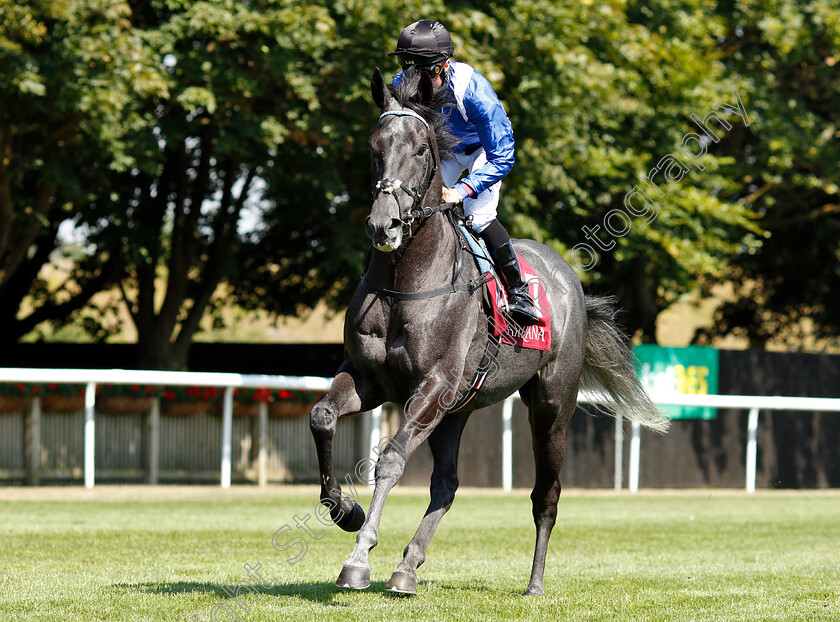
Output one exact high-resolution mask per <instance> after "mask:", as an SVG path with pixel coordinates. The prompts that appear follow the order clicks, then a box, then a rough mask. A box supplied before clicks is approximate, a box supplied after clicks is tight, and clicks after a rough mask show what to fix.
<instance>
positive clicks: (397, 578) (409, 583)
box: [385, 571, 417, 596]
mask: <svg viewBox="0 0 840 622" xmlns="http://www.w3.org/2000/svg"><path fill="white" fill-rule="evenodd" d="M385 591H386V592H393V593H394V594H405V595H409V596H410V595H413V594H416V593H417V577H416V576H415V575H413V574H408V573H407V572H399V571H397V572H395V573H394V574H392V575H391V580H390V581H388V585H386V586H385Z"/></svg>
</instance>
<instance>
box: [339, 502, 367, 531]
mask: <svg viewBox="0 0 840 622" xmlns="http://www.w3.org/2000/svg"><path fill="white" fill-rule="evenodd" d="M333 520H335V517H333ZM335 524H336V525H338V526H339V527H341V528H342V529H343V530H344V531H359V529H361V528H362V525H364V524H365V511H364V510H363V509H362V506H361V505H359V504H358V503H354V504H353V509H352V510H351V511H350V513H349V514H347V513H346V512H342V515H341V517H340V518H339V519H338V520H335Z"/></svg>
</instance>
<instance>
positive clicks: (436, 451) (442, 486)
mask: <svg viewBox="0 0 840 622" xmlns="http://www.w3.org/2000/svg"><path fill="white" fill-rule="evenodd" d="M470 414H471V413H469V412H463V413H453V414H451V415H447V416H446V417H444V418H443V420H442V421H441V423H440V425H438V427H437V428H435V431H434V432H432V434H431V435H430V436H429V448H430V449H431V450H432V458H433V459H434V470H433V471H432V480H431V486H430V493H431V500H430V502H429V507H428V509H427V510H426V514H425V516H423V520H421V521H420V526H419V527H417V533H415V534H414V537H413V538H412V539H411V542H409V543H408V546H406V547H405V551H404V552H403V560H402V562H401V563H400V565H399V566H398V567H397V569H396V570H395V571H394V574H393V575H391V580H390V581H388V585H387V586H386V587H385V589H386V590H389V591H392V592H398V593H401V594H414V593H416V591H417V569H418V568H419V567H420V565H421V564H422V563H423V562H424V561H425V560H426V549H428V548H429V543H430V542H431V541H432V537H433V536H434V535H435V531H436V530H437V528H438V525H439V524H440V521H441V519H442V518H443V515H444V514H446V512H447V511H448V510H449V508H450V507H452V502H453V501H454V499H455V491H457V490H458V447H459V445H460V444H461V433H462V432H463V430H464V425H466V423H467V419H468V418H469V416H470Z"/></svg>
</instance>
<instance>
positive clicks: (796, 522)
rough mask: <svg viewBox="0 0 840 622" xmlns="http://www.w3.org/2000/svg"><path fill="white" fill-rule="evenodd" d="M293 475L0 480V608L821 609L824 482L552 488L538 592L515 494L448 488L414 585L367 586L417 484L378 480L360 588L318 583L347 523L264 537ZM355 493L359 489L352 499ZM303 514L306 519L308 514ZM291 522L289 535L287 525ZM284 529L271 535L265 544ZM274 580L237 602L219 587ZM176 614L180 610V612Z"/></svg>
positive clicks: (781, 616) (152, 613) (286, 514)
mask: <svg viewBox="0 0 840 622" xmlns="http://www.w3.org/2000/svg"><path fill="white" fill-rule="evenodd" d="M317 496H318V495H317V490H316V489H315V488H310V487H294V488H271V489H268V490H265V491H260V490H256V489H252V488H235V489H231V490H229V491H226V492H225V491H222V490H220V489H216V488H201V487H193V488H189V487H171V488H170V487H157V488H149V487H140V486H137V487H107V486H99V487H97V488H96V489H95V490H93V491H86V490H83V489H79V488H52V489H10V488H6V489H0V620H3V621H6V620H14V621H16V622H19V621H26V620H45V621H46V620H49V621H50V622H55V621H65V620H67V621H75V620H79V621H84V622H91V621H93V620H114V621H117V620H193V619H198V620H202V621H204V620H209V619H211V613H212V612H213V610H214V608H216V610H217V615H216V619H217V620H232V619H237V618H234V617H233V616H232V615H230V614H226V613H225V610H224V609H219V607H224V606H230V607H232V608H233V610H237V611H238V613H239V615H240V616H241V619H242V620H244V621H254V622H257V621H269V620H271V621H277V620H353V621H357V620H362V621H366V620H403V619H411V620H414V619H417V620H435V621H441V620H610V621H613V620H633V621H635V620H663V621H668V622H672V621H678V620H726V621H730V620H731V621H738V622H740V621H745V620H791V621H797V622H798V621H802V620H838V619H840V546H838V545H840V494H837V493H836V492H824V493H821V492H812V493H791V492H767V493H759V494H756V495H752V496H748V495H745V494H743V493H735V492H722V491H707V492H699V491H697V492H686V493H653V492H643V493H640V494H638V495H629V494H627V493H624V494H621V495H614V494H612V493H605V492H604V493H585V492H575V491H572V492H570V493H568V492H567V493H564V494H563V496H562V498H561V501H560V510H559V518H558V524H557V527H555V530H554V534H553V537H552V542H551V547H550V550H549V557H548V562H547V564H546V596H545V597H542V598H524V597H523V596H521V594H522V592H523V591H524V589H525V586H526V584H527V582H528V575H529V572H530V565H531V555H532V553H533V538H534V527H533V523H532V520H531V509H530V501H529V499H528V496H527V493H525V492H521V491H520V492H515V493H513V494H510V495H504V494H501V493H498V492H493V491H489V492H485V491H478V490H464V491H461V492H459V495H458V498H457V499H456V501H455V505H454V506H453V509H452V510H451V511H450V513H449V514H448V515H447V516H446V518H445V519H444V521H443V523H442V525H441V527H440V529H439V530H438V533H437V535H436V537H435V540H434V541H433V542H432V546H431V547H430V550H429V554H428V558H427V561H426V564H425V565H424V566H423V567H421V569H420V573H419V578H420V585H419V588H418V595H417V596H416V597H413V598H392V597H390V596H388V595H385V594H384V593H383V587H384V584H385V582H386V581H387V580H388V578H389V577H390V575H391V572H392V571H393V570H394V569H395V567H396V565H397V563H398V562H399V559H400V557H401V552H402V549H403V547H404V546H405V545H406V543H407V542H408V540H409V539H410V538H411V536H412V535H413V533H414V529H415V528H416V526H417V523H418V521H419V519H420V517H421V516H422V514H423V512H424V510H425V507H426V503H427V495H426V493H425V492H421V491H416V490H415V491H400V490H398V491H395V493H394V494H392V495H391V497H390V498H389V500H388V504H387V505H386V508H385V516H384V519H383V522H382V528H381V530H380V545H379V546H378V547H377V548H376V549H375V550H374V551H373V552H372V554H371V561H372V567H373V574H372V585H371V588H370V589H369V590H367V591H363V592H348V591H344V590H341V589H339V588H337V587H335V585H334V584H333V581H334V580H335V578H336V577H337V576H338V573H339V571H340V570H341V566H342V564H343V563H344V561H345V559H346V558H347V555H348V554H349V553H350V551H351V550H352V547H353V543H354V535H353V534H348V533H344V532H342V531H340V530H339V529H338V528H336V527H331V528H327V529H325V530H324V531H325V532H326V533H325V534H324V535H323V537H322V539H320V540H314V539H312V538H311V537H308V536H307V541H308V550H307V552H306V554H305V555H304V556H303V557H302V558H301V559H300V561H299V562H298V563H296V564H294V565H289V564H287V563H286V562H285V559H286V558H287V557H289V556H290V555H291V554H293V553H294V552H298V551H299V549H297V548H293V549H289V551H286V552H284V553H279V552H277V551H275V550H274V549H273V548H272V546H271V536H272V534H273V533H274V532H275V531H276V530H277V529H279V528H281V527H282V526H283V525H284V524H289V525H290V526H291V527H292V529H294V516H295V515H298V516H300V517H303V516H304V515H305V514H307V513H309V514H312V513H313V510H314V507H315V501H316V499H317ZM368 500H369V497H368V498H367V499H365V500H363V504H364V505H365V506H366V505H367V502H368ZM308 524H309V525H310V526H312V527H313V528H317V527H319V523H318V522H317V521H316V519H315V517H314V516H313V517H312V518H311V519H310V521H309V523H308ZM297 533H298V534H300V535H303V533H304V532H302V531H297ZM292 535H293V534H292V532H288V533H286V534H284V537H283V539H282V540H281V542H286V541H288V539H289V537H291V536H292ZM258 563H260V564H262V569H261V571H260V573H261V574H262V576H264V577H275V578H276V579H277V580H278V581H279V584H278V586H277V587H275V588H272V589H260V590H257V594H258V595H253V594H248V592H247V591H245V592H244V593H245V594H246V595H244V596H242V597H241V598H240V601H241V602H242V603H244V604H245V605H246V606H248V607H249V611H247V612H246V611H244V610H242V609H238V606H237V604H236V602H235V601H233V600H232V599H230V597H228V596H227V595H226V594H225V593H224V592H223V591H222V589H221V587H220V586H221V585H223V584H226V585H230V584H234V583H237V582H239V581H247V582H249V583H253V582H254V581H253V580H252V579H249V577H248V576H247V574H246V572H245V570H244V569H243V565H244V564H250V565H251V566H252V567H254V566H255V565H256V564H258ZM193 616H196V617H195V618H193Z"/></svg>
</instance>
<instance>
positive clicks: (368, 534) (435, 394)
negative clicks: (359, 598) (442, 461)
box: [336, 378, 449, 590]
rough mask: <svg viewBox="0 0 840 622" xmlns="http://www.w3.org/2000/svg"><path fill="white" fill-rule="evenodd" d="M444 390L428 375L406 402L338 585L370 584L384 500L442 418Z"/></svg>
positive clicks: (445, 388)
mask: <svg viewBox="0 0 840 622" xmlns="http://www.w3.org/2000/svg"><path fill="white" fill-rule="evenodd" d="M430 387H433V388H430ZM447 390H449V387H447V386H446V385H445V384H442V383H438V382H437V381H436V380H435V379H433V378H429V379H428V380H427V381H426V382H425V383H424V385H423V386H422V387H421V388H420V390H418V391H417V393H416V394H415V397H413V398H412V399H411V400H409V402H408V403H406V407H405V419H404V420H403V422H402V424H401V425H400V429H399V431H398V432H397V433H396V435H394V437H393V439H392V440H391V441H390V442H389V443H388V445H387V446H386V447H385V448H384V449H383V450H382V453H381V454H380V456H379V461H378V462H377V465H376V485H375V488H374V490H373V498H372V499H371V502H370V510H369V511H368V515H367V518H366V519H365V522H364V525H362V528H361V530H359V534H358V535H357V536H356V546H355V548H354V549H353V552H352V553H351V554H350V557H349V558H347V561H346V562H345V564H344V568H342V570H341V574H339V575H338V579H337V580H336V585H338V586H339V587H347V588H351V589H357V590H360V589H364V588H366V587H368V586H369V585H370V562H369V561H368V554H369V553H370V551H371V550H372V549H373V548H374V547H375V546H376V544H377V543H378V541H379V540H378V538H379V536H378V533H379V521H380V520H381V519H382V511H383V509H384V508H385V499H386V498H387V496H388V493H389V492H390V491H391V489H392V488H393V487H394V486H395V485H396V484H397V482H398V481H399V479H400V477H401V476H402V474H403V471H404V470H405V463H406V461H407V460H408V459H409V458H410V457H411V455H412V454H413V453H414V450H416V449H417V447H419V446H420V444H421V443H422V442H423V441H424V440H426V438H427V437H428V436H429V434H431V433H432V431H433V430H434V428H435V427H436V426H437V425H438V424H439V423H440V421H441V419H442V418H443V415H444V413H445V412H446V409H445V407H441V406H440V404H441V403H442V404H447V403H448V402H446V401H445V399H442V398H441V395H442V394H443V393H444V392H445V391H447Z"/></svg>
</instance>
